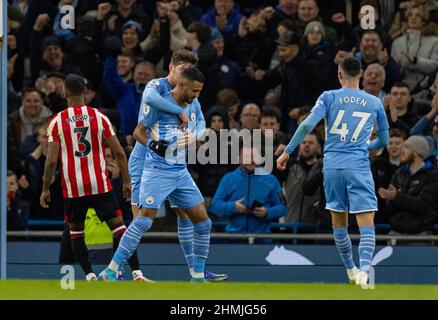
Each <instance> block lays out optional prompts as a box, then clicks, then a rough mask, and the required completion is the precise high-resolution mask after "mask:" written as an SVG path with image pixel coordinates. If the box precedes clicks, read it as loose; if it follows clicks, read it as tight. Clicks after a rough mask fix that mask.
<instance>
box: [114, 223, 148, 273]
mask: <svg viewBox="0 0 438 320" xmlns="http://www.w3.org/2000/svg"><path fill="white" fill-rule="evenodd" d="M152 223H153V221H152V219H150V218H148V217H142V216H138V217H137V218H136V219H135V221H134V222H132V223H131V224H130V225H129V228H128V229H127V230H126V232H125V233H124V234H123V236H122V239H121V240H120V243H119V247H118V248H117V250H116V253H115V254H114V257H113V260H112V261H111V263H110V265H109V268H110V269H112V270H114V271H116V272H117V271H118V269H119V266H120V265H122V264H123V263H124V262H125V261H126V260H127V259H129V258H130V257H131V256H132V254H133V253H134V251H135V250H136V249H137V246H138V244H139V243H140V240H141V238H142V237H143V234H144V233H145V232H146V231H148V230H149V229H150V227H151V226H152Z"/></svg>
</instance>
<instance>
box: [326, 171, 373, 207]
mask: <svg viewBox="0 0 438 320" xmlns="http://www.w3.org/2000/svg"><path fill="white" fill-rule="evenodd" d="M324 191H325V197H326V209H328V210H331V211H336V212H348V213H362V212H368V211H377V197H376V193H375V188H374V180H373V176H372V174H371V170H357V169H354V170H353V169H325V170H324Z"/></svg>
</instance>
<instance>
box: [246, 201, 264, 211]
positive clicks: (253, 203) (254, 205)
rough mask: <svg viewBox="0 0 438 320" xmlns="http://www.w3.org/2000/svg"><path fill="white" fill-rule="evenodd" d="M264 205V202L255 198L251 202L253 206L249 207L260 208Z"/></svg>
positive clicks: (252, 208)
mask: <svg viewBox="0 0 438 320" xmlns="http://www.w3.org/2000/svg"><path fill="white" fill-rule="evenodd" d="M261 206H262V203H261V202H259V201H257V200H254V201H253V202H252V204H251V207H249V208H250V209H251V210H254V209H255V208H260V207H261Z"/></svg>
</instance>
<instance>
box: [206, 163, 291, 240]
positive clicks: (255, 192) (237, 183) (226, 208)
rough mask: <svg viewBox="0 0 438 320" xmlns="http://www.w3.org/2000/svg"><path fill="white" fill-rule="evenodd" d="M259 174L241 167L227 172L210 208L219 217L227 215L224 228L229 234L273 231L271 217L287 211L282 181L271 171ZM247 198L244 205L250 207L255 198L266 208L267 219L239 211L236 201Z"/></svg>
mask: <svg viewBox="0 0 438 320" xmlns="http://www.w3.org/2000/svg"><path fill="white" fill-rule="evenodd" d="M263 173H264V174H259V175H256V174H254V173H249V172H246V171H244V170H243V169H242V167H239V168H237V169H236V170H234V171H233V172H230V173H228V174H226V175H225V176H224V177H223V179H222V181H221V182H220V184H219V187H218V189H217V191H216V194H215V195H214V198H213V201H212V204H211V206H210V211H211V212H212V213H214V214H216V215H218V216H222V217H228V218H229V223H228V225H227V226H226V228H225V230H226V232H229V233H270V232H271V222H272V220H275V219H278V218H280V217H283V216H284V215H286V213H287V207H286V205H285V203H284V200H283V196H282V193H281V187H280V183H279V182H278V180H277V178H275V177H274V176H273V175H271V174H267V173H266V172H263ZM241 198H244V200H243V202H242V204H243V205H244V206H246V207H247V208H249V207H251V205H252V203H253V202H254V200H257V201H258V202H260V203H261V204H262V207H264V208H266V209H267V216H266V217H265V218H258V217H256V216H255V215H254V214H252V213H251V212H248V213H238V212H236V209H235V208H236V205H235V203H236V201H237V200H239V199H241Z"/></svg>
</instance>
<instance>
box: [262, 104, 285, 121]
mask: <svg viewBox="0 0 438 320" xmlns="http://www.w3.org/2000/svg"><path fill="white" fill-rule="evenodd" d="M261 118H275V119H277V122H281V115H280V113H279V112H278V109H277V108H274V107H265V108H263V110H262V116H261Z"/></svg>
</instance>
